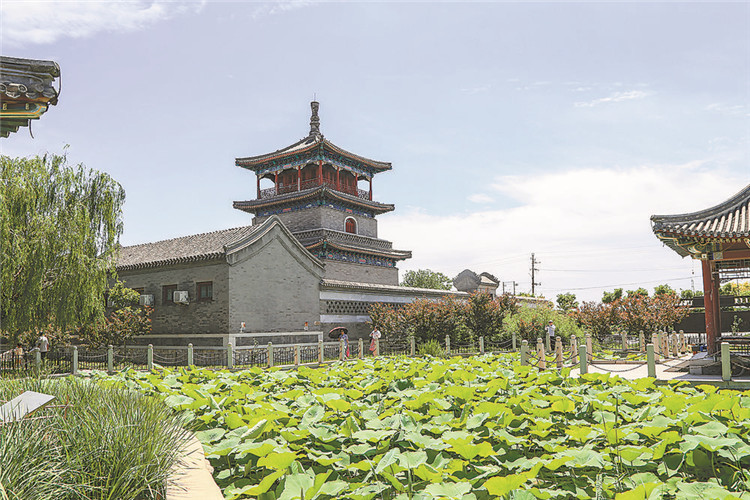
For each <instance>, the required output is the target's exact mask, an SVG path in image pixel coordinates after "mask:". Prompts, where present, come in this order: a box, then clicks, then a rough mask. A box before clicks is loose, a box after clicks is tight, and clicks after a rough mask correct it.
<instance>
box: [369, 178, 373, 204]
mask: <svg viewBox="0 0 750 500" xmlns="http://www.w3.org/2000/svg"><path fill="white" fill-rule="evenodd" d="M368 196H369V198H370V201H372V177H370V194H369V195H368Z"/></svg>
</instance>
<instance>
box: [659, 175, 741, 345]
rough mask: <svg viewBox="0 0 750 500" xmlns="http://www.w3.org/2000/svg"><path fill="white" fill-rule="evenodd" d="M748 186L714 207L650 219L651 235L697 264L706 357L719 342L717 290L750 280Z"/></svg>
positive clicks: (719, 322) (719, 327) (719, 320)
mask: <svg viewBox="0 0 750 500" xmlns="http://www.w3.org/2000/svg"><path fill="white" fill-rule="evenodd" d="M749 219H750V185H748V186H746V187H745V188H744V189H743V190H742V191H740V192H739V193H737V194H736V195H734V196H732V197H731V198H729V199H728V200H726V201H725V202H723V203H720V204H718V205H716V206H715V207H711V208H707V209H704V210H700V211H698V212H692V213H686V214H677V215H652V216H651V224H652V229H653V231H654V234H655V235H656V237H657V238H659V239H660V240H661V241H662V242H664V244H666V245H667V246H668V247H669V248H671V249H672V250H674V251H675V252H677V253H678V254H679V255H681V256H682V257H692V258H693V259H696V260H700V261H701V265H702V271H703V293H704V296H703V297H704V304H705V309H706V337H707V344H708V345H707V347H708V352H709V353H714V352H717V350H718V342H719V340H720V338H721V309H720V307H719V287H720V285H721V283H722V282H727V281H730V280H733V279H747V278H750V220H749Z"/></svg>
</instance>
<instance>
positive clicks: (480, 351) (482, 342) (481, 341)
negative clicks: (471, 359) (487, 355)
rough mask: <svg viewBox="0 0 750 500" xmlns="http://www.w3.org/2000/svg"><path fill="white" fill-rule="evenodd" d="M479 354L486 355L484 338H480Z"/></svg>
mask: <svg viewBox="0 0 750 500" xmlns="http://www.w3.org/2000/svg"><path fill="white" fill-rule="evenodd" d="M479 354H484V336H482V337H479Z"/></svg>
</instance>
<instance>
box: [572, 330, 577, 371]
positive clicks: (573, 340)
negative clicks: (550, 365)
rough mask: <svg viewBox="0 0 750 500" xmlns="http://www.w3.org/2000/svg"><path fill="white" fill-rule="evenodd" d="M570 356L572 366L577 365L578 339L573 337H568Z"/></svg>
mask: <svg viewBox="0 0 750 500" xmlns="http://www.w3.org/2000/svg"><path fill="white" fill-rule="evenodd" d="M570 356H571V358H573V359H572V362H573V364H574V365H577V364H578V339H576V336H575V335H571V336H570Z"/></svg>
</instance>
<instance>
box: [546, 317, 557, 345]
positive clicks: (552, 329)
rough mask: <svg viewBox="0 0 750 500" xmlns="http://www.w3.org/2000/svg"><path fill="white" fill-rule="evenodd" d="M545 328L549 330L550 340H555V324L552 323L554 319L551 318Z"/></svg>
mask: <svg viewBox="0 0 750 500" xmlns="http://www.w3.org/2000/svg"><path fill="white" fill-rule="evenodd" d="M544 330H545V331H546V332H547V336H548V337H549V339H550V341H552V340H555V325H553V324H552V320H549V323H548V324H547V326H545V327H544Z"/></svg>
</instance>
